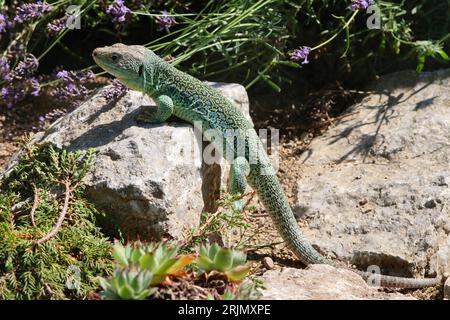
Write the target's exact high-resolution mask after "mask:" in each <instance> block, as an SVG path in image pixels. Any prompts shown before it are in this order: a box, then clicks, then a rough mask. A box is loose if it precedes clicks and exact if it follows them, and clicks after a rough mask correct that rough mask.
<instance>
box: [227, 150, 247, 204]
mask: <svg viewBox="0 0 450 320" xmlns="http://www.w3.org/2000/svg"><path fill="white" fill-rule="evenodd" d="M249 172H250V165H249V163H248V161H247V160H246V159H245V158H244V157H237V158H236V159H234V161H233V163H232V164H231V169H230V176H229V192H230V193H231V194H235V195H236V194H238V195H243V194H244V192H245V189H246V188H247V176H248V174H249ZM244 205H245V201H244V199H240V200H237V201H235V202H234V203H233V207H234V209H235V210H242V209H243V208H244Z"/></svg>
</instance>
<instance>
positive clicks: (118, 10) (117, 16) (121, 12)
mask: <svg viewBox="0 0 450 320" xmlns="http://www.w3.org/2000/svg"><path fill="white" fill-rule="evenodd" d="M128 12H131V10H130V9H128V8H127V7H126V6H125V5H124V4H123V0H116V2H115V3H114V4H112V5H110V6H109V7H108V8H107V9H106V13H108V14H111V15H113V16H114V18H113V19H112V21H113V22H124V21H125V20H126V19H125V16H126V14H127V13H128Z"/></svg>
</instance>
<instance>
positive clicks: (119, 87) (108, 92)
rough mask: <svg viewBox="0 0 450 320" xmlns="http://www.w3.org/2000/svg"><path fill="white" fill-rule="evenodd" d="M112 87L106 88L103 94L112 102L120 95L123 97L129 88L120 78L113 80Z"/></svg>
mask: <svg viewBox="0 0 450 320" xmlns="http://www.w3.org/2000/svg"><path fill="white" fill-rule="evenodd" d="M111 85H112V86H111V87H109V88H106V89H105V90H103V92H102V96H103V97H104V98H105V99H106V100H107V101H108V102H111V101H113V100H116V99H117V98H119V97H122V96H123V95H124V94H125V93H126V92H127V90H128V88H127V87H126V86H125V85H124V84H123V83H122V82H120V81H119V80H117V79H114V80H113V81H112V82H111Z"/></svg>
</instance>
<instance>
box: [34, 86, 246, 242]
mask: <svg viewBox="0 0 450 320" xmlns="http://www.w3.org/2000/svg"><path fill="white" fill-rule="evenodd" d="M211 85H213V86H214V87H216V88H217V89H219V90H220V91H221V92H222V93H223V94H224V96H225V97H227V98H228V99H230V100H231V101H232V102H233V103H234V104H235V105H236V106H237V107H238V108H239V109H240V110H241V111H243V112H244V114H246V115H247V116H248V117H249V105H248V97H247V93H246V91H245V89H244V88H243V87H242V86H240V85H237V84H224V83H213V84H211ZM103 90H105V89H102V90H100V91H98V92H97V93H96V94H94V95H93V96H92V97H90V98H89V99H88V100H87V101H86V102H84V103H83V104H82V105H81V106H80V107H78V108H77V109H76V110H74V111H73V112H71V113H70V114H67V115H66V116H64V117H62V118H60V119H59V120H57V121H56V122H55V123H53V124H52V125H51V126H50V127H49V128H48V130H47V131H46V132H44V133H40V134H38V135H36V136H35V138H34V139H33V143H43V142H50V143H52V144H54V145H55V146H57V147H59V148H61V147H64V148H66V149H68V150H79V149H81V150H86V149H88V148H95V150H96V159H95V163H94V165H93V168H92V170H91V172H90V173H89V174H88V176H87V178H86V195H87V198H88V199H89V200H90V201H92V202H93V203H94V204H95V205H96V206H97V208H100V209H102V210H104V211H105V213H106V214H107V217H106V219H104V220H105V221H103V223H104V224H105V226H106V227H107V228H108V229H110V230H111V231H114V230H115V229H117V227H120V230H121V232H122V233H123V235H124V237H125V238H136V237H140V238H141V239H160V238H162V237H172V238H175V239H179V238H182V236H183V234H184V232H185V231H187V230H188V229H190V228H194V227H197V226H198V224H199V221H200V215H201V213H202V212H203V210H208V209H209V208H211V207H212V206H213V205H212V204H213V203H214V201H215V200H216V199H217V198H218V197H219V195H220V192H219V190H220V187H221V177H222V171H223V170H227V169H225V168H222V167H221V166H218V165H216V166H207V165H205V164H204V163H202V157H201V154H202V144H203V142H202V138H201V136H199V135H198V134H195V132H194V130H193V128H192V126H191V125H190V124H187V123H182V122H181V121H180V120H178V119H175V118H173V119H169V121H168V122H167V123H164V124H157V125H156V124H155V125H151V124H137V123H136V121H135V118H136V116H137V115H138V114H139V113H140V112H141V111H142V110H143V109H145V108H154V105H155V104H154V102H153V101H152V100H151V99H150V98H149V97H147V96H145V95H143V94H142V93H139V92H136V91H129V92H128V93H127V94H126V95H125V96H124V97H123V98H121V99H120V100H119V101H117V103H110V104H108V103H107V101H106V100H105V99H104V98H103V96H102V92H103ZM151 106H153V107H151ZM222 187H223V186H222ZM208 206H209V207H208Z"/></svg>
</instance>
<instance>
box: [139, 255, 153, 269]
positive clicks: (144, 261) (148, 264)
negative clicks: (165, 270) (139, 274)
mask: <svg viewBox="0 0 450 320" xmlns="http://www.w3.org/2000/svg"><path fill="white" fill-rule="evenodd" d="M139 264H140V266H141V268H142V269H144V270H149V271H152V270H153V269H154V268H155V267H156V261H155V257H154V255H153V254H152V253H146V254H144V255H143V256H142V257H141V259H140V260H139Z"/></svg>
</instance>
